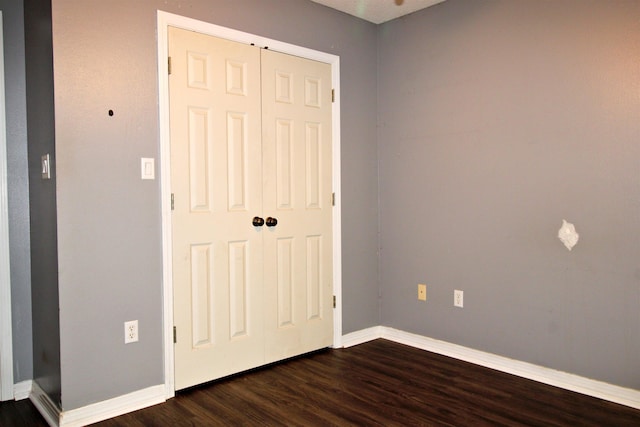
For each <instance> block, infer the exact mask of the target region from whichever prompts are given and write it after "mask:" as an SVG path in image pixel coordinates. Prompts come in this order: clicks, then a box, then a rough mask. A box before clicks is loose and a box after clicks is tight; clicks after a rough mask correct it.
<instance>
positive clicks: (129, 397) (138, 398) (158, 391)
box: [60, 384, 166, 427]
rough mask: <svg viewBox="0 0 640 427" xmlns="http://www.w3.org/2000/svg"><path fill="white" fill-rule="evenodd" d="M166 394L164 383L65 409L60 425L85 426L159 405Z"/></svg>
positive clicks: (67, 426)
mask: <svg viewBox="0 0 640 427" xmlns="http://www.w3.org/2000/svg"><path fill="white" fill-rule="evenodd" d="M165 394H166V392H165V388H164V384H162V385H156V386H153V387H148V388H145V389H142V390H138V391H134V392H133V393H128V394H125V395H122V396H118V397H114V398H113V399H109V400H104V401H102V402H98V403H93V404H91V405H87V406H83V407H82V408H78V409H72V410H70V411H63V412H62V413H61V414H60V427H63V426H64V427H71V426H85V425H87V424H93V423H97V422H98V421H103V420H106V419H109V418H113V417H117V416H118V415H123V414H126V413H129V412H133V411H137V410H139V409H142V408H146V407H149V406H153V405H157V404H159V403H162V402H164V401H165V400H166V399H165Z"/></svg>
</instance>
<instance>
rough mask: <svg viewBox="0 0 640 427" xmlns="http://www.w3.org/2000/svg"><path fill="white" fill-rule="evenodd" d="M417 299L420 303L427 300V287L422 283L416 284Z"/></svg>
mask: <svg viewBox="0 0 640 427" xmlns="http://www.w3.org/2000/svg"><path fill="white" fill-rule="evenodd" d="M418 299H419V300H420V301H426V300H427V285H425V284H422V283H420V284H418Z"/></svg>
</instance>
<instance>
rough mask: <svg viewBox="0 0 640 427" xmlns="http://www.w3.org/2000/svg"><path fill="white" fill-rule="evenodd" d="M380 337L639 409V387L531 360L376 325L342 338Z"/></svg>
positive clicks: (351, 342)
mask: <svg viewBox="0 0 640 427" xmlns="http://www.w3.org/2000/svg"><path fill="white" fill-rule="evenodd" d="M378 338H382V339H386V340H389V341H393V342H397V343H400V344H405V345H409V346H411V347H415V348H419V349H422V350H426V351H431V352H433V353H437V354H441V355H443V356H448V357H452V358H454V359H458V360H464V361H465V362H470V363H474V364H476V365H479V366H484V367H486V368H491V369H495V370H497V371H501V372H506V373H508V374H512V375H516V376H519V377H522V378H527V379H530V380H534V381H538V382H540V383H543V384H548V385H552V386H555V387H560V388H563V389H565V390H570V391H575V392H577V393H581V394H585V395H587V396H592V397H597V398H599V399H604V400H608V401H610V402H614V403H619V404H621V405H625V406H629V407H631V408H635V409H640V390H634V389H630V388H625V387H620V386H617V385H613V384H609V383H605V382H603V381H597V380H593V379H590V378H585V377H581V376H579V375H575V374H570V373H567V372H562V371H557V370H555V369H550V368H545V367H544V366H539V365H534V364H532V363H528V362H522V361H519V360H515V359H510V358H508V357H504V356H498V355H496V354H492V353H487V352H484V351H480V350H474V349H472V348H468V347H463V346H461V345H457V344H451V343H448V342H446V341H440V340H436V339H433V338H428V337H424V336H422V335H416V334H412V333H409V332H404V331H400V330H398V329H393V328H389V327H386V326H376V327H373V328H368V329H363V330H361V331H356V332H352V333H350V334H347V335H345V336H343V337H342V341H343V343H344V345H345V347H348V346H351V345H357V344H362V343H364V342H367V341H372V340H374V339H378Z"/></svg>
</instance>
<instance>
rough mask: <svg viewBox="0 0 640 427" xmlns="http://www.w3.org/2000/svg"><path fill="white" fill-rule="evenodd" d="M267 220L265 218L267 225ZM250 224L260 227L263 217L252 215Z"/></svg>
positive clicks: (262, 223)
mask: <svg viewBox="0 0 640 427" xmlns="http://www.w3.org/2000/svg"><path fill="white" fill-rule="evenodd" d="M268 221H269V220H267V225H269V224H268ZM252 224H253V226H254V227H262V226H263V225H264V219H262V218H260V217H259V216H254V217H253V221H252Z"/></svg>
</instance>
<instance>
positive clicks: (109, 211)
mask: <svg viewBox="0 0 640 427" xmlns="http://www.w3.org/2000/svg"><path fill="white" fill-rule="evenodd" d="M157 9H161V10H165V11H168V12H172V13H176V14H180V15H184V16H189V17H193V18H197V19H200V20H203V21H208V22H212V23H215V24H218V25H223V26H227V27H231V28H235V29H239V30H241V31H246V32H250V33H254V34H258V35H262V36H265V37H270V38H273V39H277V40H281V41H285V42H289V43H292V44H296V45H300V46H305V47H309V48H312V49H317V50H320V51H324V52H328V53H332V54H336V55H339V56H340V57H341V84H342V94H341V95H342V104H341V106H342V112H343V115H342V153H341V155H342V164H343V167H342V181H343V188H342V196H343V224H342V226H343V253H344V260H343V266H344V270H343V296H344V309H343V315H344V318H343V322H344V332H345V333H347V332H351V331H354V330H358V329H362V328H365V327H370V326H374V325H378V324H379V308H378V280H377V194H378V189H377V152H376V93H375V87H376V59H377V56H376V52H375V43H376V27H375V26H374V25H373V24H369V23H366V22H364V21H361V20H358V19H356V18H353V17H350V16H348V15H345V14H342V13H339V12H336V11H334V10H331V9H328V8H325V7H323V6H319V5H317V4H315V3H311V2H307V1H299V0H271V1H265V0H243V1H236V0H234V1H233V2H231V1H210V0H166V1H160V0H137V1H128V0H127V1H125V0H113V1H109V2H104V1H97V0H95V1H86V0H54V1H53V44H54V68H55V106H56V154H57V179H58V183H57V184H58V185H57V191H58V194H57V197H58V199H57V202H58V236H59V244H58V256H59V281H60V283H59V289H60V322H61V324H60V327H61V334H60V341H61V365H62V366H61V370H62V406H63V409H65V410H69V409H74V408H78V407H81V406H84V405H87V404H90V403H92V402H96V401H101V400H104V399H108V398H111V397H114V396H118V395H121V394H124V393H127V392H131V391H134V390H138V389H141V388H144V387H147V386H152V385H156V384H161V383H163V381H164V380H163V367H162V356H163V352H162V330H161V322H162V280H161V279H162V277H161V273H162V258H161V255H162V254H161V224H160V220H161V218H160V182H159V180H156V181H141V180H140V172H139V171H140V166H139V164H140V160H139V159H140V157H154V158H156V159H159V151H158V150H159V141H158V110H157V108H158V99H157V91H158V89H157V76H156V74H157V72H156V63H157V60H156V50H157V49H156V10H157ZM110 109H112V110H114V112H115V114H114V116H113V117H109V116H108V114H107V111H108V110H110ZM132 319H138V320H139V324H140V327H139V329H140V342H139V343H137V344H133V345H127V346H125V345H124V344H123V322H124V321H126V320H132Z"/></svg>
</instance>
